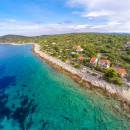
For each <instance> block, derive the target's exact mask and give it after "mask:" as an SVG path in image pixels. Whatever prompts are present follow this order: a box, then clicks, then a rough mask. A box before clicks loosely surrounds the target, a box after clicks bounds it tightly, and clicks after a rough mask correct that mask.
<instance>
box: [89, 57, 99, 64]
mask: <svg viewBox="0 0 130 130" xmlns="http://www.w3.org/2000/svg"><path fill="white" fill-rule="evenodd" d="M97 62H98V58H97V57H92V58H91V59H90V64H92V65H97Z"/></svg>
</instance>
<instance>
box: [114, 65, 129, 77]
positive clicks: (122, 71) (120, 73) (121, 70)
mask: <svg viewBox="0 0 130 130" xmlns="http://www.w3.org/2000/svg"><path fill="white" fill-rule="evenodd" d="M114 69H115V70H116V71H117V73H118V74H119V75H120V76H121V77H122V78H124V77H125V76H126V75H127V71H126V69H124V68H120V67H117V68H114Z"/></svg>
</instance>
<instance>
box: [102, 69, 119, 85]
mask: <svg viewBox="0 0 130 130" xmlns="http://www.w3.org/2000/svg"><path fill="white" fill-rule="evenodd" d="M104 77H105V79H106V80H107V81H109V82H111V83H114V84H118V85H122V79H121V78H120V76H119V74H118V73H117V72H116V71H115V70H114V69H112V68H109V69H107V70H106V71H105V74H104Z"/></svg>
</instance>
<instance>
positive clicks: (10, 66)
mask: <svg viewBox="0 0 130 130" xmlns="http://www.w3.org/2000/svg"><path fill="white" fill-rule="evenodd" d="M119 106H120V103H119V102H117V101H115V100H113V99H109V98H108V99H107V98H105V97H104V96H102V95H100V94H98V93H96V92H93V91H90V90H86V91H85V90H84V89H83V88H82V89H81V88H80V87H79V85H78V84H76V83H75V82H74V81H72V80H71V79H70V78H69V77H67V76H65V75H64V74H61V73H59V72H57V71H55V70H54V69H52V68H51V67H50V66H48V65H47V64H46V63H45V62H43V61H41V59H40V58H38V57H37V56H35V55H34V54H33V53H32V46H31V45H26V46H25V45H24V46H13V45H0V130H130V119H127V118H126V117H125V116H123V114H121V113H118V112H116V111H115V109H114V108H119Z"/></svg>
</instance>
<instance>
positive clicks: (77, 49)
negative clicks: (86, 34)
mask: <svg viewBox="0 0 130 130" xmlns="http://www.w3.org/2000/svg"><path fill="white" fill-rule="evenodd" d="M75 48H76V52H78V53H80V52H82V51H83V50H84V49H83V48H82V47H81V46H76V47H75Z"/></svg>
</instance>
